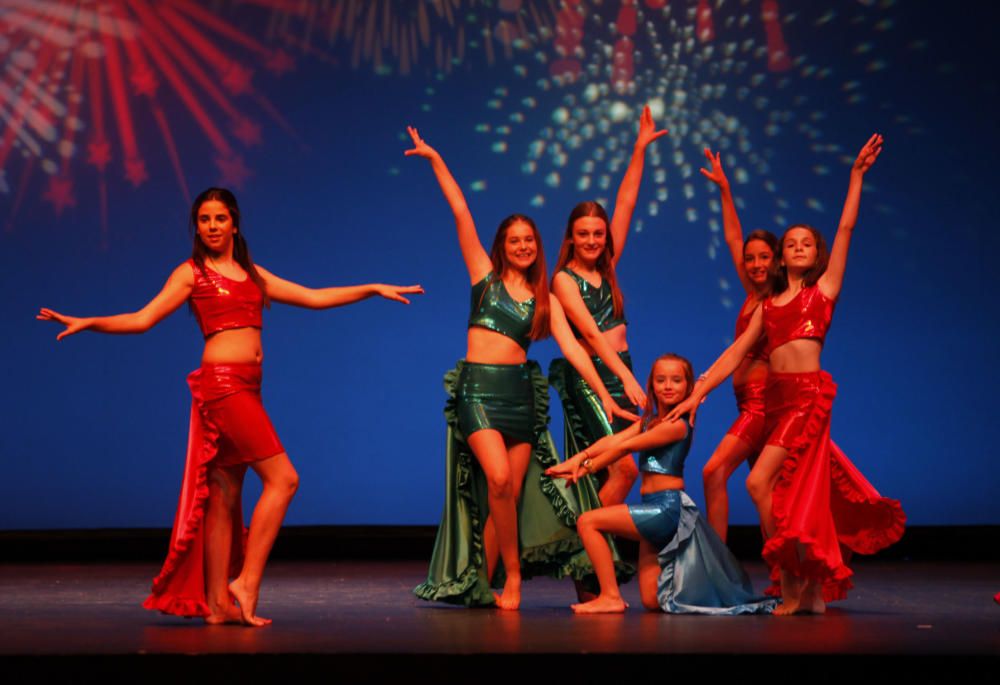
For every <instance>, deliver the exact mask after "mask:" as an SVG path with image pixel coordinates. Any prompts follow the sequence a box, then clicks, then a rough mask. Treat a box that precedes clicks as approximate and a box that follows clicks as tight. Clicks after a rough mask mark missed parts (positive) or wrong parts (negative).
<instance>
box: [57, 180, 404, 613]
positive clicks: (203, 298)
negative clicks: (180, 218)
mask: <svg viewBox="0 0 1000 685" xmlns="http://www.w3.org/2000/svg"><path fill="white" fill-rule="evenodd" d="M191 224H192V226H193V227H194V229H195V234H194V250H193V253H192V255H191V259H189V260H188V261H186V262H185V263H183V264H181V265H180V266H178V267H177V268H176V269H174V272H173V273H172V274H171V275H170V278H169V279H167V283H166V285H165V286H164V287H163V290H161V291H160V293H159V294H158V295H157V296H156V297H154V298H153V300H152V301H151V302H150V303H149V304H147V305H146V306H145V307H143V308H142V309H140V310H139V311H137V312H134V313H130V314H119V315H117V316H100V317H88V318H78V317H75V316H65V315H63V314H59V313H58V312H55V311H52V310H51V309H42V310H41V311H40V312H39V314H38V317H37V318H38V319H40V320H42V321H54V322H56V323H60V324H62V325H64V326H66V330H64V331H62V332H61V333H60V334H59V335H58V336H57V340H62V339H63V338H65V337H66V336H69V335H73V334H74V333H79V332H81V331H86V330H90V331H97V332H100V333H144V332H145V331H147V330H149V329H150V328H152V327H153V326H155V325H156V324H157V323H159V322H160V321H161V320H162V319H164V318H165V317H166V316H167V315H169V314H170V313H172V312H173V311H175V310H176V309H177V308H178V307H180V306H181V305H182V304H184V303H185V302H188V303H189V304H190V306H191V309H192V310H193V311H194V314H195V317H196V318H197V319H198V323H199V325H200V326H201V329H202V333H203V334H204V336H205V350H204V352H203V354H202V358H201V368H199V369H198V370H196V371H194V372H193V373H192V374H191V375H189V376H188V384H189V385H190V386H191V393H192V395H193V397H194V401H193V403H192V408H191V432H190V436H189V439H188V454H187V464H186V466H185V470H184V481H183V484H182V486H181V496H180V501H179V503H178V508H177V515H176V517H175V519H174V528H173V533H172V535H171V541H170V551H169V554H168V555H167V560H166V561H165V562H164V564H163V569H162V570H161V572H160V574H159V575H158V576H157V577H156V578H155V579H154V580H153V591H152V594H150V596H149V597H148V598H147V599H146V601H145V603H144V604H143V606H144V607H146V608H147V609H154V610H157V609H158V610H160V611H162V612H164V613H168V614H175V615H178V616H188V617H190V616H201V617H203V618H204V619H205V622H206V623H243V624H246V625H251V626H263V625H267V624H268V623H270V620H268V619H265V618H262V617H260V616H258V615H257V599H258V596H259V593H260V582H261V577H262V575H263V572H264V565H265V563H266V562H267V557H268V554H270V551H271V545H272V544H273V543H274V539H275V538H276V537H277V535H278V530H279V529H280V528H281V522H282V520H283V519H284V517H285V511H286V510H287V509H288V505H289V503H290V502H291V500H292V496H293V495H294V494H295V490H296V488H297V487H298V474H297V473H296V472H295V468H294V467H293V466H292V463H291V461H289V459H288V455H287V454H286V453H285V449H284V448H283V447H282V446H281V442H280V441H279V440H278V436H277V434H276V433H275V431H274V428H273V427H272V426H271V422H270V420H269V419H268V417H267V413H266V412H265V411H264V407H263V405H262V404H261V399H260V382H261V366H260V364H261V361H262V359H263V352H262V350H261V340H260V329H261V323H262V310H263V307H264V306H265V305H268V304H269V303H270V301H272V300H273V301H275V302H283V303H285V304H292V305H297V306H299V307H308V308H310V309H326V308H329V307H339V306H341V305H345V304H351V303H353V302H358V301H360V300H363V299H366V298H369V297H372V296H374V295H380V296H382V297H385V298H387V299H390V300H396V301H397V302H402V303H404V304H409V301H408V300H407V299H406V298H405V297H404V296H403V295H404V294H407V293H421V292H423V289H422V288H421V287H420V286H416V285H415V286H406V287H399V286H392V285H381V284H370V285H359V286H348V287H343V288H320V289H312V288H305V287H303V286H301V285H298V284H296V283H292V282H291V281H286V280H284V279H281V278H278V277H277V276H275V275H274V274H272V273H271V272H269V271H267V270H266V269H264V268H263V267H261V266H257V265H255V264H254V262H253V260H251V258H250V251H249V250H248V248H247V243H246V240H245V239H244V237H243V234H242V232H241V230H240V210H239V207H238V206H237V204H236V198H235V197H234V196H233V194H232V193H231V192H230V191H228V190H225V189H223V188H209V189H208V190H206V191H204V192H203V193H201V195H199V196H198V197H197V198H196V199H195V201H194V205H193V206H192V207H191ZM248 467H249V468H251V469H253V470H254V472H255V473H256V474H257V475H258V476H259V477H260V479H261V481H262V483H263V486H264V487H263V491H262V492H261V495H260V499H259V500H257V505H256V507H255V508H254V512H253V518H252V519H251V522H250V530H249V535H248V536H247V538H246V545H245V547H244V544H243V540H244V535H243V511H242V505H241V503H240V491H241V490H242V486H243V477H244V476H245V475H246V471H247V468H248ZM230 576H236V577H235V579H234V580H233V581H232V582H228V579H229V577H230Z"/></svg>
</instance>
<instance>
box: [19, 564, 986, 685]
mask: <svg viewBox="0 0 1000 685" xmlns="http://www.w3.org/2000/svg"><path fill="white" fill-rule="evenodd" d="M156 570H157V569H156V566H155V565H153V564H114V565H111V564H89V565H59V564H48V565H27V564H8V565H3V566H0V625H2V631H3V640H2V642H0V655H2V658H3V659H4V660H5V661H8V662H10V660H11V658H14V660H15V661H21V662H24V661H25V660H27V661H29V662H30V661H32V660H33V659H32V655H34V656H43V655H75V656H76V657H81V656H91V657H100V656H110V655H193V654H201V655H213V654H214V655H232V654H250V653H253V654H272V655H278V654H297V655H314V656H318V655H327V656H336V655H355V658H357V655H370V656H375V655H415V654H423V655H476V654H483V655H498V654H499V655H503V654H510V653H529V654H530V653H534V654H566V655H569V654H581V653H589V654H623V653H631V654H642V655H647V656H650V655H655V654H663V655H674V656H678V655H727V656H728V657H730V658H731V657H732V656H733V655H748V656H749V655H775V654H791V655H807V654H809V655H830V654H841V655H869V656H870V655H887V656H888V655H895V656H897V657H898V656H912V657H917V656H918V655H922V658H924V659H926V658H927V657H928V656H935V655H937V656H940V657H951V658H954V657H962V660H964V659H966V658H968V657H971V658H973V661H975V660H976V659H975V658H976V657H977V656H978V657H979V658H980V660H982V658H983V657H985V658H986V662H987V663H989V664H992V667H993V668H995V667H996V666H997V665H998V663H997V660H996V657H997V655H1000V606H997V605H996V604H994V603H993V601H992V596H993V594H994V593H995V592H997V591H998V590H1000V565H998V564H995V563H994V564H971V563H964V564H958V563H923V562H921V563H912V562H870V563H859V564H857V568H856V571H857V575H856V586H857V587H856V590H855V592H853V593H852V596H851V598H850V599H849V600H847V601H845V602H839V603H837V604H835V605H833V607H832V608H831V609H830V611H829V612H828V613H827V615H826V616H822V617H794V618H783V619H780V618H774V617H754V616H751V617H732V618H730V617H725V618H717V617H699V616H666V615H663V614H653V613H648V612H645V611H642V610H639V609H632V610H630V611H629V612H628V613H626V614H625V615H618V616H587V617H576V616H574V615H573V614H572V613H571V612H570V611H569V609H568V608H567V605H568V604H569V603H570V602H571V601H572V600H573V589H572V585H571V584H570V583H569V582H562V581H552V580H548V579H535V580H532V581H530V582H529V583H528V584H527V585H526V587H525V592H524V604H523V606H522V610H521V611H520V612H518V613H505V612H500V611H497V610H491V609H486V610H465V609H461V608H454V607H449V606H444V605H436V604H428V603H425V602H422V601H419V600H417V599H416V598H414V597H413V596H412V595H411V594H410V589H411V588H412V587H413V586H414V585H415V584H417V583H418V582H420V581H421V580H422V579H423V578H422V576H423V574H424V572H425V565H424V564H423V563H421V562H408V561H404V562H343V561H341V562H294V563H292V562H278V563H274V564H273V565H272V567H271V568H270V569H269V571H268V577H267V579H266V584H265V592H266V594H265V595H264V597H263V601H262V605H261V614H262V615H265V616H268V617H270V618H273V619H274V625H272V626H270V627H268V628H263V629H250V628H242V627H229V626H225V627H222V626H213V627H207V626H204V625H202V624H201V623H200V622H199V621H187V620H183V619H176V618H172V617H168V616H162V615H158V614H153V613H150V612H147V611H144V610H143V609H141V608H140V606H139V605H140V603H141V601H142V600H143V598H144V597H145V594H146V591H147V588H148V586H149V581H150V579H151V578H152V576H153V574H154V572H155V571H156ZM749 570H750V572H751V574H752V576H753V579H754V582H755V587H757V586H760V585H761V584H762V582H763V573H764V569H763V566H762V565H760V564H751V565H750V566H749ZM624 590H625V593H626V599H628V600H629V601H630V602H631V604H632V606H633V607H637V606H639V605H640V604H639V598H638V594H637V588H636V585H635V583H630V584H628V585H626V586H625V588H624ZM46 663H48V662H46ZM22 665H23V663H22ZM578 665H579V664H578ZM994 673H995V671H994Z"/></svg>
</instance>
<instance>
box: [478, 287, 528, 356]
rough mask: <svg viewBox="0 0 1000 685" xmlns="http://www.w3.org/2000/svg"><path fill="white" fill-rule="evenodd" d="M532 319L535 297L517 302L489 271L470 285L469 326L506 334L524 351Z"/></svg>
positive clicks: (526, 347)
mask: <svg viewBox="0 0 1000 685" xmlns="http://www.w3.org/2000/svg"><path fill="white" fill-rule="evenodd" d="M534 318H535V298H533V297H532V298H531V299H529V300H525V301H524V302H518V301H517V300H515V299H514V298H513V297H511V296H510V293H508V292H507V287H506V286H505V285H504V284H503V279H501V278H499V277H498V276H497V275H496V274H494V273H493V272H492V271H491V272H489V273H488V274H486V276H485V277H484V278H483V280H481V281H479V283H476V284H475V285H474V286H472V310H471V312H470V313H469V327H470V328H471V327H473V326H478V327H479V328H486V329H488V330H491V331H495V332H497V333H500V334H501V335H506V336H507V337H508V338H510V339H511V340H513V341H514V342H516V343H517V344H518V345H520V346H521V347H523V348H524V349H525V351H527V349H528V346H529V345H530V344H531V324H532V322H533V321H534Z"/></svg>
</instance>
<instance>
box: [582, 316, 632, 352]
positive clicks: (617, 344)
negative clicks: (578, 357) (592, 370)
mask: <svg viewBox="0 0 1000 685" xmlns="http://www.w3.org/2000/svg"><path fill="white" fill-rule="evenodd" d="M626 328H628V327H627V326H626V325H625V324H623V323H622V324H618V325H617V326H615V327H614V328H609V329H608V330H606V331H604V332H603V333H601V335H603V336H604V339H605V340H607V341H608V344H609V345H611V349H613V350H614V351H615V352H626V351H628V339H627V338H626V337H625V329H626ZM577 342H578V343H580V347H582V348H583V349H584V350H585V351H586V352H587V354H588V355H590V356H591V357H596V356H597V352H595V351H594V348H593V347H591V345H590V343H589V342H587V339H586V338H578V339H577Z"/></svg>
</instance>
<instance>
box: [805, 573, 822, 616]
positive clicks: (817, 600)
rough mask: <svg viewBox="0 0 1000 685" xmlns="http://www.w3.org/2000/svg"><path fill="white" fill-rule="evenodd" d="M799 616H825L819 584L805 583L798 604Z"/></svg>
mask: <svg viewBox="0 0 1000 685" xmlns="http://www.w3.org/2000/svg"><path fill="white" fill-rule="evenodd" d="M798 613H800V614H825V613H826V602H824V601H823V586H822V584H821V583H818V582H815V581H810V582H808V583H806V587H805V589H804V590H803V591H802V600H801V601H800V602H799V610H798Z"/></svg>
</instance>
